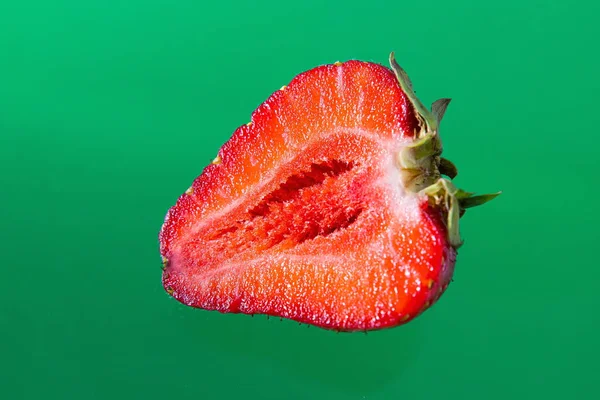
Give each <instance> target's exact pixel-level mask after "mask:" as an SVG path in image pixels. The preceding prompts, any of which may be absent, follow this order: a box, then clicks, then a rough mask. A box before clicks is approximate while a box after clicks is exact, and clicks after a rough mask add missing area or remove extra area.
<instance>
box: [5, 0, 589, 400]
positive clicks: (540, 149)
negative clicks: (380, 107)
mask: <svg viewBox="0 0 600 400" xmlns="http://www.w3.org/2000/svg"><path fill="white" fill-rule="evenodd" d="M597 4H598V3H597V2H591V1H590V2H565V1H552V2H548V1H526V2H523V1H521V0H507V1H502V2H496V3H488V2H471V1H462V2H448V1H412V2H402V1H395V2H383V1H376V0H369V1H367V2H356V1H353V2H342V1H338V2H323V1H316V0H312V1H299V2H295V3H291V2H290V3H287V2H280V1H263V2H256V4H255V2H239V1H238V2H232V1H217V2H201V1H191V0H180V1H167V0H164V1H127V2H126V1H122V2H117V1H98V0H94V1H90V0H87V1H74V0H71V1H59V0H54V1H46V2H42V1H38V2H30V1H21V2H9V1H2V2H1V3H0V51H1V53H0V171H1V174H0V194H1V197H0V221H1V222H0V223H1V229H0V246H1V254H2V260H3V263H2V265H3V270H2V290H1V294H0V296H1V298H0V300H1V302H2V303H1V304H2V305H1V308H0V324H1V325H0V328H1V329H0V350H1V353H0V358H1V361H0V370H1V371H0V393H2V396H6V397H5V398H7V399H54V398H56V399H119V398H145V399H154V398H156V399H159V398H160V399H167V398H168V399H234V398H245V399H309V398H310V399H320V398H323V399H411V400H417V399H432V398H460V399H505V398H512V399H517V398H518V399H525V398H541V399H558V398H577V399H597V398H600V393H599V390H598V384H597V378H598V371H599V367H598V364H597V362H598V359H599V357H600V351H599V346H600V345H599V343H598V342H599V339H598V338H599V337H600V334H599V333H598V328H599V327H600V312H599V306H600V301H599V296H598V279H599V278H600V268H599V267H600V265H599V262H598V259H597V257H596V253H597V246H598V244H597V243H598V239H599V235H598V223H599V222H600V221H599V217H598V204H599V203H598V198H599V195H600V191H599V189H598V185H599V182H598V168H599V167H600V163H599V161H598V153H597V148H598V145H599V144H600V142H599V139H598V137H599V135H600V133H599V132H598V109H599V108H598V106H599V104H598V98H599V97H598V92H599V91H600V84H599V79H598V71H599V70H600V64H599V62H598V43H597V42H598V38H600V29H599V26H598V25H599V24H598V22H597V20H598V17H599V14H600V13H599V12H598V11H599V6H598V5H597ZM392 50H394V51H395V52H396V55H397V59H398V60H399V62H400V63H401V64H402V65H403V66H404V67H405V68H406V69H407V71H408V72H409V74H410V76H411V78H412V80H413V82H414V84H415V87H416V90H417V92H418V93H419V96H420V97H421V98H422V99H423V100H424V101H426V102H427V103H430V102H431V101H433V100H435V99H437V98H439V97H446V96H447V97H452V98H453V102H452V104H451V105H450V108H449V110H448V112H447V114H446V117H445V119H444V124H443V131H442V135H443V136H442V137H443V139H444V144H445V154H446V156H447V157H448V158H449V159H451V160H453V161H454V162H455V163H456V164H457V165H458V167H459V170H460V171H461V173H460V175H459V178H457V182H458V184H459V185H460V186H462V187H464V188H465V189H468V190H477V191H479V192H490V191H496V190H503V191H504V194H503V195H502V196H501V197H500V198H498V199H497V200H495V201H494V202H492V203H490V204H489V205H486V206H485V207H482V208H478V209H475V210H473V211H470V212H468V213H467V215H466V216H465V217H464V219H463V222H462V229H463V236H464V237H465V239H466V242H465V245H464V246H463V247H462V248H461V251H460V255H459V260H458V264H457V270H456V275H455V281H454V283H453V285H451V288H450V290H449V291H448V292H447V293H446V294H445V295H444V296H443V297H442V300H441V301H440V302H439V303H438V304H436V305H435V306H434V307H433V308H432V309H431V310H429V311H427V312H426V313H425V314H423V315H422V316H421V317H419V318H418V319H417V320H415V321H413V322H412V323H410V324H407V325H406V326H403V327H400V328H396V329H392V330H386V331H382V332H372V333H369V334H367V335H364V334H335V333H332V332H328V331H323V330H319V329H317V328H314V327H313V328H310V329H309V328H307V327H306V326H305V325H304V326H298V325H297V324H295V323H292V322H289V321H283V322H280V321H279V320H275V319H270V320H267V319H266V317H255V318H250V317H247V316H243V315H219V314H216V313H209V312H203V311H200V310H193V309H189V308H186V307H184V306H182V305H180V304H179V303H177V302H176V301H174V300H172V299H171V298H170V297H169V296H168V295H167V294H166V293H165V292H164V291H163V289H162V287H161V282H160V276H161V271H160V257H159V254H158V244H157V234H158V230H159V229H160V226H161V224H162V219H163V217H164V214H165V213H166V211H167V209H168V207H170V206H171V205H172V204H173V203H174V201H175V200H176V198H177V196H179V194H180V193H182V192H183V191H184V190H185V189H186V188H187V187H188V186H189V184H190V183H191V181H192V180H193V179H194V178H195V176H196V175H198V174H199V173H200V172H201V171H202V169H203V168H204V166H205V165H206V164H207V162H209V161H210V160H211V159H212V158H213V157H214V155H215V153H216V152H217V150H218V148H219V147H220V146H221V145H222V143H223V142H225V141H226V140H227V139H228V138H229V136H230V134H231V133H232V132H233V130H234V129H235V128H236V127H237V126H238V125H241V124H243V123H246V122H247V121H248V120H249V118H250V113H251V112H252V110H254V108H256V106H258V105H259V104H260V103H261V102H262V101H263V100H265V99H266V98H267V97H268V96H269V95H270V94H271V93H272V92H273V91H275V90H277V89H278V88H279V87H280V86H282V85H284V84H287V83H288V82H289V81H290V80H291V79H292V78H293V76H295V75H296V74H298V73H300V72H302V71H304V70H307V69H310V68H312V67H314V66H317V65H320V64H325V63H332V62H334V61H337V60H341V61H345V60H348V59H361V60H366V61H375V62H379V63H384V64H386V65H387V56H388V54H389V52H390V51H392Z"/></svg>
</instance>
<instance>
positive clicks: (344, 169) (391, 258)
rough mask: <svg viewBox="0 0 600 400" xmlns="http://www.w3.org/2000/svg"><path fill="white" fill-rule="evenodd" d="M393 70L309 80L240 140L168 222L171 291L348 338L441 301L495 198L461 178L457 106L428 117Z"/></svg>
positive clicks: (163, 243)
mask: <svg viewBox="0 0 600 400" xmlns="http://www.w3.org/2000/svg"><path fill="white" fill-rule="evenodd" d="M390 64H391V69H388V68H387V67H384V66H382V65H378V64H375V63H369V62H361V61H354V60H353V61H348V62H345V63H339V62H338V63H334V64H332V65H325V66H320V67H317V68H314V69H312V70H309V71H307V72H304V73H302V74H300V75H298V76H296V77H295V78H294V79H293V80H292V81H291V82H290V84H289V85H288V86H284V87H283V88H281V89H280V90H278V91H276V92H275V93H273V94H272V95H271V97H269V98H268V99H267V100H266V101H265V102H264V103H263V104H262V105H260V106H259V107H258V108H257V109H256V110H255V111H254V113H253V114H252V119H251V122H250V123H248V124H246V125H243V126H241V127H239V128H238V129H237V130H236V131H235V132H234V133H233V136H232V137H231V138H230V139H229V140H228V141H227V142H226V143H225V144H224V145H223V147H222V148H221V149H220V150H219V153H218V155H217V156H216V158H215V159H214V161H213V162H212V163H211V164H210V165H208V166H206V168H205V169H204V170H203V172H202V174H201V175H200V176H199V177H198V178H196V180H195V181H194V183H193V184H192V186H191V187H190V188H189V189H188V190H187V191H186V192H185V193H184V194H183V195H181V196H180V197H179V199H178V200H177V203H176V204H175V205H174V206H173V207H172V208H171V209H170V210H169V211H168V213H167V215H166V218H165V221H164V225H163V226H162V229H161V232H160V235H159V239H160V252H161V254H162V256H163V266H164V269H163V285H164V287H165V289H166V291H167V292H168V293H169V294H170V295H171V296H173V297H174V298H175V299H177V300H178V301H180V302H181V303H183V304H186V305H188V306H191V307H196V308H201V309H205V310H217V311H220V312H223V313H245V314H267V315H271V316H279V317H283V318H287V319H292V320H295V321H298V322H301V323H307V324H311V325H315V326H319V327H322V328H326V329H334V330H339V331H355V330H374V329H381V328H388V327H393V326H397V325H401V324H403V323H406V322H408V321H410V320H412V319H413V318H415V317H416V316H417V315H419V314H421V313H422V312H423V311H424V310H426V309H427V308H428V307H430V306H431V305H432V304H433V303H434V302H436V301H437V300H438V299H439V298H440V296H441V295H442V293H444V291H445V290H446V288H447V286H448V283H449V282H450V280H451V277H452V275H453V271H454V265H455V260H456V254H457V249H458V248H459V247H460V245H461V244H462V241H461V238H460V234H459V226H458V222H459V218H460V217H461V216H462V215H463V213H464V211H465V209H467V208H469V207H473V206H476V205H480V204H483V203H485V202H487V201H489V200H491V199H492V198H494V197H495V196H496V195H497V194H491V195H482V196H473V194H472V193H467V192H464V191H462V190H460V189H457V188H456V187H455V186H454V185H453V184H452V182H451V180H452V179H453V178H454V177H455V176H456V173H457V171H456V168H455V167H454V165H453V164H452V163H451V162H450V161H448V160H446V159H444V158H441V157H440V155H441V153H442V145H441V141H440V137H439V124H440V121H441V119H442V117H443V115H444V112H445V110H446V107H447V105H448V103H449V102H450V100H449V99H441V100H438V101H436V102H435V103H433V105H432V107H431V110H429V109H427V108H426V107H424V106H423V104H422V103H421V102H420V101H419V99H418V98H417V97H416V95H415V93H414V91H413V89H412V84H411V82H410V80H409V78H408V76H407V75H406V73H405V71H404V70H403V69H402V68H401V67H400V66H399V65H398V64H397V63H396V61H395V59H394V55H393V53H392V54H391V55H390ZM442 175H444V176H446V178H444V177H443V176H442Z"/></svg>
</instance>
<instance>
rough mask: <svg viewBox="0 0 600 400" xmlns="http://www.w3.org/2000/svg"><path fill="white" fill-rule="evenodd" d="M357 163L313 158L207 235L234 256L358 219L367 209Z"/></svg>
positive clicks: (282, 245) (330, 230)
mask: <svg viewBox="0 0 600 400" xmlns="http://www.w3.org/2000/svg"><path fill="white" fill-rule="evenodd" d="M354 168H356V164H355V163H352V162H345V161H342V160H335V159H334V160H326V161H323V162H319V163H312V164H311V165H310V167H309V168H308V169H306V170H304V171H301V172H299V173H295V174H292V175H291V176H289V177H288V178H287V179H286V180H285V181H284V182H283V183H281V184H280V185H279V186H278V188H277V189H275V190H273V191H271V192H269V193H268V194H266V195H265V196H264V197H263V198H262V199H261V200H260V201H259V202H258V204H256V205H255V206H254V207H252V208H251V209H249V210H248V211H247V213H246V215H245V216H243V217H244V218H241V219H236V220H233V221H232V220H227V221H223V222H224V224H223V222H222V224H223V225H222V226H221V227H219V228H218V229H217V230H216V231H215V232H214V233H212V234H211V235H210V236H209V237H208V238H207V240H208V241H209V242H210V246H209V247H210V248H213V249H214V250H216V251H218V252H219V253H220V254H221V256H223V257H226V258H231V257H232V256H234V255H235V254H236V253H239V252H243V251H244V249H246V248H252V250H253V251H256V249H261V250H267V249H270V248H272V247H274V246H278V248H279V250H282V249H286V248H291V247H294V246H296V245H298V244H300V243H303V242H305V241H307V240H311V239H314V238H316V237H317V236H328V235H330V234H332V233H334V232H336V231H338V230H341V229H344V228H346V227H348V226H349V225H351V224H352V223H354V222H355V221H356V219H357V218H358V217H359V216H360V214H361V213H362V211H363V209H364V204H363V201H362V199H361V198H360V197H359V196H356V195H355V194H356V193H353V192H351V191H347V190H344V188H345V187H347V186H348V185H350V186H351V185H352V180H353V178H354V174H351V173H350V172H351V171H352V170H353V169H354Z"/></svg>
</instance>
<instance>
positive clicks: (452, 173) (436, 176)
mask: <svg viewBox="0 0 600 400" xmlns="http://www.w3.org/2000/svg"><path fill="white" fill-rule="evenodd" d="M390 65H391V67H392V71H394V74H395V75H396V78H397V79H398V83H399V84H400V87H401V88H402V90H403V91H404V93H405V94H406V96H407V97H408V99H409V101H410V102H411V104H412V106H413V107H414V109H415V112H416V116H417V120H418V122H419V124H418V128H417V129H416V130H415V132H414V138H415V140H414V142H413V143H412V144H410V145H408V146H406V147H405V148H403V149H402V150H401V151H400V153H399V154H398V155H397V162H398V166H399V168H400V175H401V179H402V183H403V184H404V187H405V188H406V189H407V190H409V191H411V192H414V193H419V194H422V195H425V196H427V197H428V198H429V203H430V204H431V205H432V206H434V207H439V208H441V209H442V210H443V212H444V215H445V223H446V230H447V234H448V241H449V243H450V244H451V245H452V246H453V247H454V248H455V249H458V248H459V247H460V246H461V245H462V243H463V242H462V239H461V237H460V231H459V219H460V217H462V215H463V214H464V213H465V210H466V209H467V208H471V207H475V206H479V205H482V204H485V203H487V202H488V201H490V200H492V199H494V198H495V197H497V196H498V195H499V194H500V192H498V193H493V194H484V195H479V196H475V195H474V193H469V192H465V191H464V190H461V189H458V188H457V187H456V186H454V184H453V183H452V179H454V178H455V177H456V175H457V174H458V170H457V168H456V166H455V165H454V164H453V163H452V162H451V161H449V160H447V159H445V158H442V157H441V154H442V142H441V140H440V136H439V126H440V123H441V121H442V118H443V116H444V114H445V112H446V109H447V107H448V104H450V99H440V100H437V101H435V102H434V103H433V104H432V105H431V110H429V109H427V107H425V106H424V105H423V103H421V101H420V100H419V99H418V98H417V96H416V94H415V92H414V90H413V86H412V83H411V81H410V79H409V77H408V75H407V74H406V72H405V71H404V70H403V69H402V68H401V67H400V65H398V63H397V62H396V60H395V58H394V53H393V52H392V53H391V54H390ZM442 175H444V176H446V178H443V177H442Z"/></svg>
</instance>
